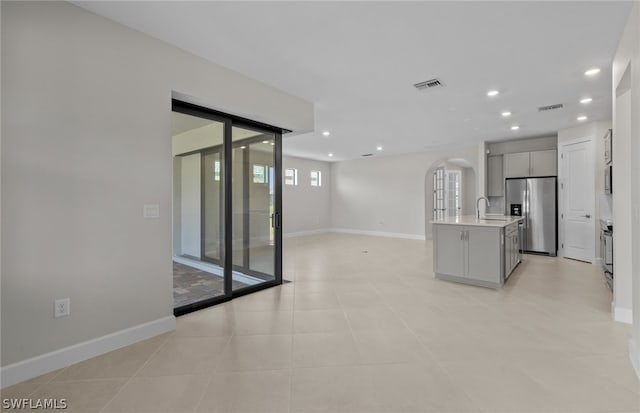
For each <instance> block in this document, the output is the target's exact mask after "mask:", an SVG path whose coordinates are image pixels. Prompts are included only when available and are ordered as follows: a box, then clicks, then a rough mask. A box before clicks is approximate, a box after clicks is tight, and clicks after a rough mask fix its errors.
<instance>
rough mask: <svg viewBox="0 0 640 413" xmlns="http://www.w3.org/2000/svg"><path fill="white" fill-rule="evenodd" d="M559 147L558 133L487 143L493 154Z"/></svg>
mask: <svg viewBox="0 0 640 413" xmlns="http://www.w3.org/2000/svg"><path fill="white" fill-rule="evenodd" d="M557 147H558V137H557V136H556V135H553V136H542V137H537V138H526V139H517V140H511V141H505V142H488V143H487V149H489V151H490V154H491V155H500V154H503V153H514V152H531V151H544V150H547V149H556V148H557Z"/></svg>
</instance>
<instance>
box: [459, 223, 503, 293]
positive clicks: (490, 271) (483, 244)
mask: <svg viewBox="0 0 640 413" xmlns="http://www.w3.org/2000/svg"><path fill="white" fill-rule="evenodd" d="M466 230H467V238H468V240H467V277H468V278H473V279H476V280H482V281H489V282H494V283H499V282H500V269H501V264H502V262H501V260H502V253H501V250H503V245H502V244H501V243H500V240H501V230H500V228H484V227H466Z"/></svg>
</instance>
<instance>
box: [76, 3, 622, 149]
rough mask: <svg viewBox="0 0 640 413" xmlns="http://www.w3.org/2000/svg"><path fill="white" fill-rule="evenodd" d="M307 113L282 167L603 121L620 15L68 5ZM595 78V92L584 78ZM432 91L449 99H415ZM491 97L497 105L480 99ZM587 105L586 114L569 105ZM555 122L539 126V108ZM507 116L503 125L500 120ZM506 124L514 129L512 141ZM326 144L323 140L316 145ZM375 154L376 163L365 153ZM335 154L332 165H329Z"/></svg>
mask: <svg viewBox="0 0 640 413" xmlns="http://www.w3.org/2000/svg"><path fill="white" fill-rule="evenodd" d="M75 4H78V5H80V6H82V7H84V8H86V9H88V10H91V11H93V12H95V13H97V14H100V15H103V16H105V17H108V18H110V19H113V20H115V21H118V22H120V23H122V24H125V25H127V26H129V27H132V28H134V29H137V30H139V31H141V32H144V33H147V34H149V35H151V36H153V37H156V38H158V39H161V40H164V41H166V42H168V43H171V44H173V45H175V46H178V47H180V48H182V49H185V50H188V51H191V52H192V53H194V54H197V55H200V56H202V57H204V58H207V59H210V60H212V61H214V62H216V63H218V64H221V65H223V66H226V67H229V68H231V69H233V70H235V71H238V72H240V73H243V74H245V75H247V76H250V77H252V78H255V79H258V80H260V81H263V82H264V83H267V84H269V85H272V86H274V87H276V88H279V89H282V90H285V91H287V92H289V93H291V94H293V95H296V96H299V97H302V98H305V99H307V100H309V101H311V102H313V103H314V104H315V122H316V130H315V132H314V133H309V134H304V135H297V136H292V137H290V138H287V139H285V144H284V153H285V154H288V155H293V156H301V157H307V158H313V159H320V160H332V161H335V160H343V159H353V158H358V157H360V155H361V154H364V153H375V154H376V155H380V156H381V155H389V154H399V153H408V152H416V151H424V150H426V149H428V148H432V147H437V146H442V145H460V144H468V143H477V142H480V141H483V140H504V139H511V138H518V137H527V136H539V135H544V134H550V133H555V132H556V131H557V130H558V129H562V128H567V127H571V126H574V125H577V124H578V123H579V122H578V121H577V120H576V117H577V116H578V115H582V114H584V115H587V116H588V117H589V121H591V120H603V119H609V118H610V117H611V83H612V81H611V72H610V66H611V60H612V58H613V55H614V53H615V48H616V46H617V44H618V40H619V38H620V35H621V33H622V29H623V27H624V25H625V22H626V20H627V17H628V15H629V11H630V9H631V6H632V4H631V3H630V2H309V1H304V2H269V1H261V2H155V1H149V2H147V1H145V2H75ZM591 67H599V68H600V69H602V71H601V73H600V74H599V75H597V76H595V77H593V78H587V77H586V76H584V72H585V70H587V69H589V68H591ZM433 77H438V78H439V79H440V80H441V81H442V82H443V83H444V84H445V85H446V86H445V87H444V88H441V89H435V90H427V91H423V92H419V91H417V90H415V89H414V88H413V86H412V85H413V84H414V83H417V82H420V81H423V80H427V79H431V78H433ZM490 89H498V90H500V92H501V93H500V95H498V96H497V97H495V98H488V97H487V96H486V92H487V91H488V90H490ZM583 97H592V98H593V102H592V103H591V104H589V105H582V104H580V103H578V101H579V100H580V99H581V98H583ZM555 103H563V104H564V105H565V108H564V109H562V110H558V111H555V112H549V113H539V112H538V111H537V108H538V107H539V106H543V105H551V104H555ZM505 110H508V111H511V112H512V113H513V114H512V116H511V117H510V118H509V119H505V118H503V117H502V116H501V115H500V113H501V112H502V111H505ZM512 124H518V125H520V127H521V128H520V130H519V131H517V132H514V131H511V130H510V128H509V127H510V126H511V125H512ZM324 130H329V131H331V135H330V136H329V137H324V136H322V133H321V132H322V131H324ZM378 145H381V146H382V147H383V150H382V151H376V147H377V146H378ZM329 152H332V153H334V154H335V155H334V157H333V158H329V157H328V155H327V154H328V153H329Z"/></svg>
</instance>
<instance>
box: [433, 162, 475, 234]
mask: <svg viewBox="0 0 640 413" xmlns="http://www.w3.org/2000/svg"><path fill="white" fill-rule="evenodd" d="M476 186H477V179H476V172H475V168H474V167H473V164H472V163H471V162H469V161H468V160H466V159H463V158H443V159H440V160H438V161H436V162H434V163H433V164H432V165H431V167H430V168H429V169H428V170H427V173H426V175H425V185H424V187H425V192H424V194H425V198H424V206H425V219H424V222H425V236H426V238H427V239H431V238H432V232H431V222H432V221H433V220H434V218H436V217H444V216H455V215H473V214H475V208H476V207H475V202H476Z"/></svg>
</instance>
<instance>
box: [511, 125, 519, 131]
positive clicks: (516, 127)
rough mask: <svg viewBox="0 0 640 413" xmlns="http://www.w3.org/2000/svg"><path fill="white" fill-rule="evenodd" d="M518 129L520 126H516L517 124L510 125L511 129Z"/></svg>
mask: <svg viewBox="0 0 640 413" xmlns="http://www.w3.org/2000/svg"><path fill="white" fill-rule="evenodd" d="M518 129H520V126H518V125H513V126H512V127H511V130H518Z"/></svg>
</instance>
